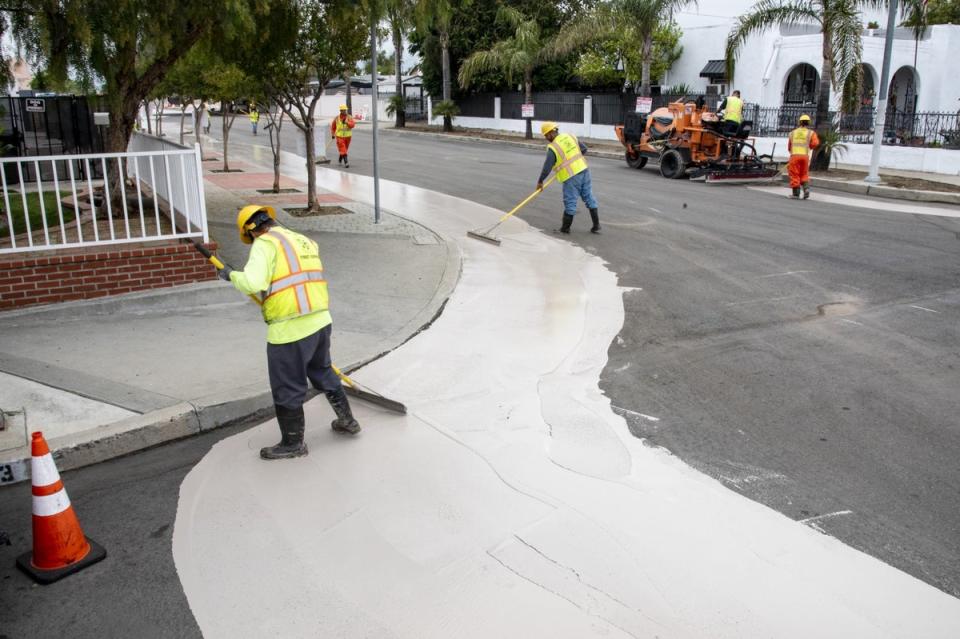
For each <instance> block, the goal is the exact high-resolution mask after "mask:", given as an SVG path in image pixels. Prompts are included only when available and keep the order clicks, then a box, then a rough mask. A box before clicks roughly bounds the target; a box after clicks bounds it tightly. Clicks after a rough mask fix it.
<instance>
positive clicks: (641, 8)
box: [612, 0, 697, 96]
mask: <svg viewBox="0 0 960 639" xmlns="http://www.w3.org/2000/svg"><path fill="white" fill-rule="evenodd" d="M691 4H692V5H696V4H697V2H696V0H615V1H614V3H613V6H612V9H613V16H614V20H615V21H616V22H618V23H620V24H621V25H622V27H621V28H630V29H632V30H633V31H634V32H635V33H636V34H637V37H638V39H639V41H640V63H641V67H640V68H641V71H640V95H642V96H649V95H650V67H651V65H652V64H653V53H654V51H653V35H654V33H656V31H657V28H658V27H660V26H661V25H662V24H663V23H664V22H665V21H669V20H670V19H672V17H673V12H674V11H678V10H680V9H683V8H685V7H687V6H689V5H691Z"/></svg>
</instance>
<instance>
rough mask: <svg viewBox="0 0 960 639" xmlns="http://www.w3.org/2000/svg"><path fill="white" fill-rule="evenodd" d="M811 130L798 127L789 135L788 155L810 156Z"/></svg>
mask: <svg viewBox="0 0 960 639" xmlns="http://www.w3.org/2000/svg"><path fill="white" fill-rule="evenodd" d="M812 136H813V129H807V128H805V127H802V126H801V127H798V128H796V129H794V130H793V132H792V133H790V155H791V156H792V155H810V138H811V137H812Z"/></svg>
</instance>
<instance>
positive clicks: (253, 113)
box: [250, 111, 260, 123]
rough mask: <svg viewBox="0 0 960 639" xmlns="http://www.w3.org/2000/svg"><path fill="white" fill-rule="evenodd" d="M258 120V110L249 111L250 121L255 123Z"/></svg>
mask: <svg viewBox="0 0 960 639" xmlns="http://www.w3.org/2000/svg"><path fill="white" fill-rule="evenodd" d="M259 120H260V112H259V111H251V112H250V121H251V122H253V123H256V122H258V121H259Z"/></svg>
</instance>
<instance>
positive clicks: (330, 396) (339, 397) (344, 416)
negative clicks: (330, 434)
mask: <svg viewBox="0 0 960 639" xmlns="http://www.w3.org/2000/svg"><path fill="white" fill-rule="evenodd" d="M323 394H324V395H326V396H327V401H328V402H330V407H331V408H332V409H333V412H334V413H336V414H337V418H336V419H335V420H333V421H332V422H330V428H332V429H333V430H335V431H337V432H340V433H350V434H351V435H356V434H357V433H359V432H360V424H358V423H357V420H356V419H354V418H353V412H352V411H351V410H350V402H349V401H347V394H346V393H345V392H344V390H343V388H340V389H338V390H335V391H323Z"/></svg>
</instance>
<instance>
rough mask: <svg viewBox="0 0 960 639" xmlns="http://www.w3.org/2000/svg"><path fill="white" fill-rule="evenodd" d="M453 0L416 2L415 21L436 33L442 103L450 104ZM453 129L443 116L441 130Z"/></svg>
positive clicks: (466, 1) (448, 120) (418, 0)
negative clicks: (438, 44) (440, 71)
mask: <svg viewBox="0 0 960 639" xmlns="http://www.w3.org/2000/svg"><path fill="white" fill-rule="evenodd" d="M469 3H470V0H462V1H461V2H460V3H459V4H460V5H461V7H460V8H465V6H466V5H468V4H469ZM454 8H455V3H454V0H417V6H416V10H415V15H416V20H417V22H418V23H419V25H420V26H421V27H423V28H426V29H430V30H432V31H434V32H436V34H437V36H438V38H439V42H440V64H441V69H442V73H443V85H442V88H443V91H442V95H443V101H444V102H450V101H451V99H452V96H451V93H450V78H451V72H450V28H451V25H452V23H453V16H454ZM452 129H453V125H452V123H451V119H450V116H449V115H445V116H443V130H444V131H450V130H452Z"/></svg>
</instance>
